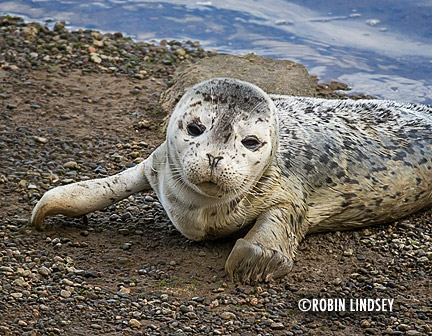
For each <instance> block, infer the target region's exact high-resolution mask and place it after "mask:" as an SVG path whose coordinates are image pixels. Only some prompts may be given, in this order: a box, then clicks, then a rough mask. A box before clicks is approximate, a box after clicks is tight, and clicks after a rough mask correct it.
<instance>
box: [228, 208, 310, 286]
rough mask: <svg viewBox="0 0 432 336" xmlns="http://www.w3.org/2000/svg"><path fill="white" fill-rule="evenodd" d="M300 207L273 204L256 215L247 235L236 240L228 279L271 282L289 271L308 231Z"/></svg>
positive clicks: (229, 262)
mask: <svg viewBox="0 0 432 336" xmlns="http://www.w3.org/2000/svg"><path fill="white" fill-rule="evenodd" d="M295 209H296V210H295ZM301 209H302V207H299V208H295V207H294V206H291V205H288V206H277V207H276V206H275V207H272V208H271V209H269V210H268V211H266V212H265V213H263V214H261V215H260V216H259V217H258V218H257V221H256V223H255V225H254V226H253V227H252V229H251V230H250V231H249V232H248V234H247V235H246V237H245V238H242V239H239V240H237V242H236V244H235V246H234V248H233V250H232V251H231V254H230V255H229V257H228V259H227V261H226V264H225V270H226V272H227V273H228V276H229V277H230V279H231V281H240V282H245V283H248V282H256V281H258V282H262V281H270V280H272V279H276V278H279V277H282V276H284V275H285V274H287V273H288V272H289V271H290V270H291V268H292V265H293V259H294V255H295V252H296V249H297V246H298V245H299V243H300V241H301V240H302V239H303V237H304V236H305V234H306V232H307V227H306V223H304V222H303V221H304V218H305V216H304V215H303V213H304V210H303V211H302V210H301Z"/></svg>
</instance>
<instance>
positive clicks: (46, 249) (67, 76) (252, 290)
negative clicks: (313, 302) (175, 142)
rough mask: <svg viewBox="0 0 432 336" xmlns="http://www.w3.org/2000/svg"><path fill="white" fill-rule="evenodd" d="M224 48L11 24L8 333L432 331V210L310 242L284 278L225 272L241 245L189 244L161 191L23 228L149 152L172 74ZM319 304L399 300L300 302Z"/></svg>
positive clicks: (0, 253) (1, 27)
mask: <svg viewBox="0 0 432 336" xmlns="http://www.w3.org/2000/svg"><path fill="white" fill-rule="evenodd" d="M215 54H216V52H213V51H205V50H203V49H202V48H201V47H200V45H199V43H198V42H196V41H187V42H184V43H183V42H177V41H162V42H161V43H160V44H157V45H156V44H155V45H152V44H149V43H142V42H135V41H133V40H131V39H130V38H128V37H124V36H122V35H121V34H120V33H115V34H102V33H99V32H96V31H90V30H79V31H74V32H70V31H68V30H66V29H65V27H64V24H63V23H57V24H55V26H54V28H53V29H48V28H46V27H44V26H43V25H40V24H37V23H24V22H23V21H21V20H20V19H18V18H12V17H0V113H1V117H0V208H1V210H0V335H56V334H62V335H89V334H91V335H286V336H288V335H412V336H415V335H432V267H431V262H432V211H431V210H426V211H423V212H421V213H418V214H416V215H414V216H411V217H409V218H405V219H403V220H400V221H398V222H395V223H392V224H389V225H382V226H374V227H370V228H366V229H363V230H359V231H349V232H335V233H328V234H316V235H310V236H308V237H307V238H306V239H305V241H304V242H303V243H302V244H301V247H300V251H299V253H298V256H297V260H296V262H295V264H294V267H293V270H292V272H291V273H290V274H289V275H288V276H286V277H285V278H283V279H282V280H281V281H278V282H275V283H270V284H257V285H253V286H249V285H241V284H233V283H230V282H229V281H228V278H227V277H226V275H225V272H224V264H225V260H226V258H227V256H228V254H229V252H230V250H231V248H232V247H233V246H234V243H235V240H236V237H233V238H230V239H224V240H217V241H210V242H200V243H196V242H191V241H189V240H187V239H186V238H184V237H183V236H181V235H180V234H179V233H178V232H177V231H176V230H175V228H174V227H173V226H172V224H171V223H170V222H169V220H168V218H167V216H166V214H165V212H164V210H163V208H162V207H161V204H160V203H159V202H158V200H157V198H156V196H155V195H154V194H138V195H135V196H133V197H132V196H131V197H129V198H128V199H125V200H123V201H121V202H119V203H117V204H115V205H112V206H110V207H109V208H107V209H105V210H104V211H98V212H95V213H92V214H90V215H88V216H87V217H84V218H78V219H69V218H66V217H62V216H57V217H54V218H51V219H49V220H47V224H49V228H48V230H47V231H44V232H37V231H35V230H34V229H33V228H31V227H29V226H28V220H29V217H30V213H31V210H32V208H33V206H34V204H35V203H36V202H37V200H38V199H39V198H40V197H41V196H42V194H43V193H44V192H45V191H46V190H49V189H50V188H53V187H55V186H58V185H62V184H67V183H72V182H75V181H80V180H86V179H92V178H97V177H103V176H107V175H112V174H115V173H117V172H119V171H121V170H124V169H126V168H127V167H131V166H133V165H134V164H137V163H139V162H141V161H142V160H143V159H144V158H146V157H147V156H148V155H149V154H150V153H151V152H152V151H153V150H154V149H155V148H156V147H157V146H158V144H160V143H161V142H162V141H163V133H162V131H161V129H162V126H161V125H162V123H163V119H164V117H165V114H164V113H162V110H161V108H160V107H159V105H158V99H159V96H160V94H161V93H162V92H163V91H164V90H166V89H167V88H168V87H169V86H170V85H171V84H172V78H173V73H174V71H175V69H176V66H177V65H178V64H179V63H180V62H184V61H188V62H196V61H198V60H199V59H201V58H205V57H211V56H213V55H215ZM317 85H318V86H319V90H320V92H321V94H320V95H321V96H326V97H332V98H334V97H341V96H342V95H341V94H340V93H337V92H334V91H333V89H340V88H341V87H340V86H338V85H337V84H332V85H333V88H332V85H328V86H327V85H322V84H317ZM372 94H373V93H372ZM320 298H339V299H346V300H347V301H348V300H351V299H367V298H371V299H394V303H393V307H392V311H378V312H359V311H354V312H353V311H341V312H302V311H301V310H300V309H299V308H298V302H299V301H300V300H301V299H320Z"/></svg>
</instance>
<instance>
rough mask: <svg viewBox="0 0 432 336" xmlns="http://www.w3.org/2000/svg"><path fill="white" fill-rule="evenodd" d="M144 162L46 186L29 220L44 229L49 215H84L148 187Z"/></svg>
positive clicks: (38, 227) (39, 228)
mask: <svg viewBox="0 0 432 336" xmlns="http://www.w3.org/2000/svg"><path fill="white" fill-rule="evenodd" d="M145 162H146V161H143V162H141V163H140V164H139V165H137V166H135V167H133V168H129V169H127V170H125V171H123V172H121V173H119V174H116V175H113V176H109V177H106V178H101V179H95V180H90V181H81V182H77V183H73V184H68V185H65V186H60V187H57V188H54V189H51V190H49V191H48V192H46V193H45V194H44V195H43V197H42V198H41V199H40V200H39V202H38V203H37V204H36V207H35V208H34V209H33V212H32V216H31V224H32V225H33V226H35V227H36V228H37V229H38V230H43V229H44V228H45V225H44V219H45V218H46V217H48V216H52V215H58V214H61V215H66V216H68V217H76V216H80V215H85V214H87V213H89V212H92V211H95V210H100V209H103V208H105V207H107V206H109V205H111V204H113V203H115V202H118V201H120V200H122V199H123V198H126V197H128V196H129V195H132V194H134V193H137V192H139V191H145V190H149V189H151V187H150V184H149V183H148V180H147V178H146V176H145V172H144V167H145Z"/></svg>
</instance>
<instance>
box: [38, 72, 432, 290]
mask: <svg viewBox="0 0 432 336" xmlns="http://www.w3.org/2000/svg"><path fill="white" fill-rule="evenodd" d="M431 112H432V107H431V106H425V105H418V104H417V105H416V104H400V103H396V102H391V101H378V100H358V101H352V100H325V99H316V98H300V97H291V96H270V95H268V94H266V93H265V92H264V91H263V90H261V89H260V88H258V87H256V86H254V85H252V84H250V83H247V82H243V81H239V80H235V79H229V78H216V79H212V80H208V81H205V82H202V83H200V84H197V85H196V86H194V87H193V88H192V89H190V90H189V91H188V92H186V93H185V95H184V96H183V97H182V98H181V100H180V101H179V103H178V104H177V105H176V108H175V110H174V112H173V115H172V116H171V118H170V121H169V124H168V129H167V138H166V141H165V142H164V143H163V144H162V145H160V146H159V147H158V148H157V149H156V150H155V151H154V152H153V153H152V154H151V155H150V156H149V157H148V158H147V159H146V160H145V161H143V162H142V163H140V164H139V165H137V166H135V167H133V168H130V169H128V170H126V171H123V172H121V173H119V174H117V175H114V176H110V177H106V178H101V179H96V180H90V181H82V182H77V183H74V184H69V185H65V186H60V187H57V188H54V189H52V190H50V191H48V192H47V193H45V195H44V196H43V197H42V198H41V200H40V201H39V202H38V204H37V205H36V207H35V209H34V211H33V213H32V218H31V222H32V223H33V225H34V226H36V227H37V228H39V229H42V228H43V227H44V224H43V222H44V219H45V217H47V216H49V215H55V214H64V215H67V216H79V215H83V214H86V213H89V212H91V211H95V210H98V209H102V208H104V207H106V206H108V205H110V204H112V203H114V202H117V201H119V200H121V199H123V198H125V197H127V196H129V195H131V194H134V193H137V192H141V191H146V190H150V189H153V190H154V191H155V192H156V194H157V196H158V198H159V200H160V202H161V203H162V205H163V207H164V208H165V210H166V212H167V214H168V216H169V218H170V219H171V221H172V223H173V224H174V226H175V227H176V228H177V229H178V230H179V231H180V232H181V233H182V234H183V235H185V236H186V237H188V238H190V239H193V240H202V239H212V238H217V237H222V236H226V235H229V234H231V233H233V232H235V231H237V230H239V229H241V228H245V227H248V226H250V225H251V228H250V230H249V231H248V233H247V234H246V236H245V237H244V238H241V239H238V240H237V242H236V244H235V246H234V248H233V250H232V252H231V254H230V255H229V257H228V259H227V261H226V265H225V268H226V271H227V273H228V275H229V276H230V278H231V279H234V280H240V281H244V282H249V281H267V280H270V279H274V278H277V277H280V276H283V275H285V274H286V273H287V272H289V270H290V269H291V267H292V264H293V258H294V255H295V253H296V249H297V247H298V245H299V243H300V242H301V240H302V239H303V238H304V236H305V235H306V233H310V232H319V231H333V230H345V229H355V228H360V227H363V226H367V225H371V224H377V223H383V222H389V221H392V220H395V219H397V218H400V217H403V216H406V215H408V214H411V213H413V212H415V211H417V210H419V209H421V208H424V207H426V206H428V205H431V204H432V114H431Z"/></svg>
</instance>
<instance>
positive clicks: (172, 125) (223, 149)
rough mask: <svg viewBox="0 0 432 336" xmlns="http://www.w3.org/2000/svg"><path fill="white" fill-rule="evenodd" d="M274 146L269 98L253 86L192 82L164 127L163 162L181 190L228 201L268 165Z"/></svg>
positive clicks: (245, 189)
mask: <svg viewBox="0 0 432 336" xmlns="http://www.w3.org/2000/svg"><path fill="white" fill-rule="evenodd" d="M277 146H278V117H277V112H276V107H275V105H274V103H273V101H272V100H271V99H270V97H269V96H268V95H267V94H266V93H265V92H264V91H262V90H261V89H260V88H258V87H256V86H255V85H253V84H250V83H247V82H243V81H240V80H235V79H229V78H215V79H211V80H208V81H205V82H202V83H199V84H197V85H196V86H194V87H193V88H192V89H190V90H189V91H187V92H186V93H185V95H184V96H183V97H182V98H181V100H180V101H179V103H178V104H177V106H176V108H175V110H174V112H173V114H172V116H171V119H170V121H169V124H168V136H167V148H168V160H169V162H170V164H171V165H172V166H174V168H173V171H175V172H177V174H178V178H179V181H180V182H183V183H181V184H182V185H183V186H184V185H185V186H187V187H188V188H190V189H192V190H193V191H195V192H196V193H198V194H199V195H200V196H201V198H202V199H203V200H206V199H207V200H208V198H210V200H209V201H211V199H213V201H214V199H215V198H216V199H221V200H223V201H230V200H232V199H234V198H236V197H238V196H240V195H243V194H245V193H247V192H248V190H249V189H250V188H251V187H252V186H253V185H254V184H255V183H256V182H257V181H258V180H259V178H260V177H261V176H262V174H263V172H264V171H265V170H266V169H267V167H268V166H269V165H270V163H271V161H272V159H273V157H274V154H275V152H276V150H277Z"/></svg>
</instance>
